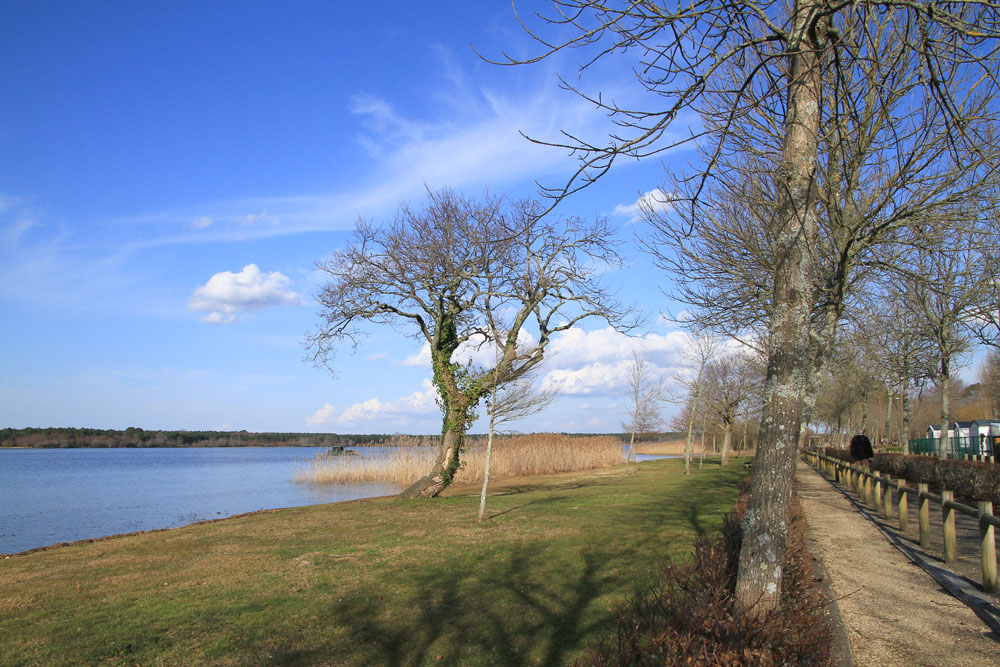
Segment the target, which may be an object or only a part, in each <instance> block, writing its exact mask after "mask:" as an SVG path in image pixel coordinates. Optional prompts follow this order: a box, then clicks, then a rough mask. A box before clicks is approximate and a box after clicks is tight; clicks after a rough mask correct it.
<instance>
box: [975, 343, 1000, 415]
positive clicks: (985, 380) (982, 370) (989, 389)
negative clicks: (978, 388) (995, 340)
mask: <svg viewBox="0 0 1000 667" xmlns="http://www.w3.org/2000/svg"><path fill="white" fill-rule="evenodd" d="M978 378H979V383H980V384H981V385H982V386H983V394H984V395H985V397H986V400H987V404H988V405H989V412H990V418H991V419H997V418H998V417H1000V350H996V349H994V350H990V351H989V354H987V355H986V358H985V359H983V362H982V364H980V366H979V372H978Z"/></svg>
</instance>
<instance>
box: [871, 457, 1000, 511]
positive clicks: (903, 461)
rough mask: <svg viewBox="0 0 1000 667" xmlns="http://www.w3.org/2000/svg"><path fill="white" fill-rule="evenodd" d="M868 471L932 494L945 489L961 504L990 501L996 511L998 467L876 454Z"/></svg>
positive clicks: (999, 494)
mask: <svg viewBox="0 0 1000 667" xmlns="http://www.w3.org/2000/svg"><path fill="white" fill-rule="evenodd" d="M871 465H872V468H873V469H874V470H878V471H879V472H884V473H888V474H890V475H892V476H893V478H894V479H899V478H902V479H905V480H906V481H907V483H908V484H911V485H915V484H918V483H924V484H927V485H928V486H930V487H931V488H932V489H934V490H935V491H940V490H941V489H948V490H950V491H954V492H955V496H956V497H957V498H959V499H961V500H962V501H964V502H975V501H977V500H992V501H993V505H994V507H1000V466H998V465H996V464H992V463H983V462H980V461H960V460H957V459H947V460H943V461H942V460H940V459H937V458H934V457H931V456H915V455H909V456H904V455H902V454H876V455H875V457H874V458H873V459H872V464H871Z"/></svg>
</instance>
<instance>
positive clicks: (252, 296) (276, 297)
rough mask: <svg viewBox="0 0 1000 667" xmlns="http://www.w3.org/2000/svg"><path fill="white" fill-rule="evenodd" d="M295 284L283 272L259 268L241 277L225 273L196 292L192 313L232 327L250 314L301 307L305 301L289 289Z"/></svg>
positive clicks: (249, 266)
mask: <svg viewBox="0 0 1000 667" xmlns="http://www.w3.org/2000/svg"><path fill="white" fill-rule="evenodd" d="M290 284H291V280H289V278H288V277H287V276H285V275H283V274H282V273H281V272H279V271H271V272H269V273H263V272H261V270H260V268H258V267H257V265H256V264H247V265H246V266H245V267H243V270H242V271H240V272H239V273H233V272H231V271H221V272H219V273H216V274H215V275H214V276H212V277H211V278H209V279H208V282H207V283H205V284H204V285H202V286H201V287H198V288H196V289H195V290H194V293H192V295H191V299H190V300H189V301H188V309H190V310H196V311H203V312H207V313H208V315H206V316H205V317H203V318H202V321H203V322H208V323H210V324H229V323H232V322H235V321H236V319H237V317H238V316H240V315H243V314H246V313H248V312H251V311H254V310H259V309H261V308H269V307H272V306H281V305H286V304H299V303H301V302H302V300H301V298H300V297H299V295H298V294H297V293H296V292H293V291H292V290H290V289H288V286H289V285H290Z"/></svg>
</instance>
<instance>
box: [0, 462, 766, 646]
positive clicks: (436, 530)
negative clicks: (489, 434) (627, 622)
mask: <svg viewBox="0 0 1000 667" xmlns="http://www.w3.org/2000/svg"><path fill="white" fill-rule="evenodd" d="M681 469H682V463H681V462H680V461H678V460H671V461H657V462H651V463H643V464H640V465H639V472H638V473H637V474H633V475H629V476H627V477H626V476H625V475H624V474H623V472H622V468H613V469H605V470H600V471H589V472H585V473H567V474H561V475H554V476H549V477H540V478H528V479H515V480H507V481H505V482H503V483H499V484H497V485H496V486H495V487H494V489H493V495H491V497H490V499H489V506H488V508H487V516H488V517H489V519H488V520H487V521H484V522H483V523H482V524H477V523H476V521H475V517H476V513H477V510H478V500H479V499H478V489H475V488H470V487H466V488H458V489H453V490H451V491H450V492H449V493H448V494H446V497H444V498H439V499H435V500H418V501H407V502H403V503H398V502H392V500H391V499H372V500H365V501H356V502H350V503H340V504H334V505H320V506H314V507H305V508H297V509H288V510H277V511H272V512H264V513H260V514H255V515H251V516H245V517H240V518H234V519H227V520H224V521H219V522H215V523H208V524H200V525H195V526H189V527H186V528H180V529H176V530H170V531H161V532H156V533H148V534H143V535H132V536H125V537H121V538H114V539H108V540H102V541H97V542H92V543H80V544H74V545H70V546H66V547H59V548H55V549H51V550H48V551H42V552H36V553H33V554H28V555H24V556H12V557H10V558H8V559H5V560H0V664H2V665H19V664H80V663H84V664H93V663H102V664H109V663H110V664H114V663H122V664H182V663H183V664H192V663H193V664H351V665H354V664H365V665H393V664H405V665H414V664H424V663H435V664H450V665H458V664H460V665H476V664H500V665H522V664H533V663H535V664H565V663H568V662H572V661H573V660H574V659H575V658H576V657H578V656H579V655H580V653H581V652H582V651H583V650H585V649H586V647H587V646H588V644H592V643H594V642H596V641H598V640H599V639H600V638H601V637H602V636H603V635H604V634H605V633H606V632H607V631H608V630H610V629H611V628H613V626H614V622H615V615H614V609H615V607H616V605H617V604H618V603H619V602H621V601H622V600H623V599H624V598H625V597H627V596H628V595H630V594H631V593H633V592H635V591H637V590H640V589H643V588H645V587H646V586H648V585H650V584H652V583H653V582H654V581H655V579H656V576H657V572H658V563H660V562H661V561H662V560H663V559H665V558H667V557H674V558H682V557H686V556H687V554H688V553H689V551H690V547H691V542H692V540H693V538H694V537H695V536H696V535H697V534H699V533H702V532H712V531H714V530H715V529H717V528H718V527H719V525H720V524H721V521H722V516H723V513H725V512H727V511H729V509H730V507H731V506H732V504H733V503H734V502H735V500H736V496H737V486H738V484H739V481H740V480H741V479H742V478H743V477H744V476H745V474H746V471H745V468H744V467H743V466H742V465H740V463H739V462H738V461H734V462H733V465H730V466H729V467H727V468H721V467H719V466H718V464H717V461H712V462H707V463H706V466H705V468H704V469H703V470H700V471H699V470H696V471H694V472H695V474H692V475H691V476H690V477H686V478H685V477H684V476H683V475H682V474H681Z"/></svg>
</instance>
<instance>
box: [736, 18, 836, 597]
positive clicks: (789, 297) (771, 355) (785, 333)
mask: <svg viewBox="0 0 1000 667" xmlns="http://www.w3.org/2000/svg"><path fill="white" fill-rule="evenodd" d="M818 9H819V2H817V0H800V2H799V3H798V7H796V8H795V10H794V11H795V17H794V27H793V31H794V33H793V41H792V42H790V44H789V47H788V48H789V60H790V62H789V65H790V69H789V86H788V107H787V108H788V112H787V116H786V118H785V138H784V146H783V148H782V158H781V166H780V170H779V174H778V180H777V182H778V186H779V188H780V190H779V193H778V208H777V211H776V216H777V220H776V222H777V225H776V226H777V229H778V230H779V234H778V238H777V248H776V251H777V252H776V260H777V261H776V268H775V272H774V290H773V301H772V311H771V321H770V323H769V334H770V337H769V341H768V364H767V379H766V381H765V384H764V412H763V416H762V418H761V425H760V436H759V440H758V445H757V454H756V456H755V457H754V462H753V479H752V481H751V484H750V497H749V502H748V505H747V512H746V516H745V518H744V520H743V542H742V546H741V548H740V561H739V572H738V575H737V579H736V600H737V603H738V604H739V605H740V607H741V608H742V609H743V610H745V611H746V612H747V613H752V614H762V613H764V612H766V611H769V610H771V609H773V608H775V607H776V606H777V605H778V603H779V601H780V599H781V584H782V575H783V572H782V563H783V561H784V557H785V544H786V539H787V531H788V521H789V509H790V505H791V496H792V483H793V480H794V473H795V466H796V464H797V460H798V456H797V455H798V443H799V425H800V419H801V414H802V398H803V392H804V390H805V384H806V379H807V374H808V372H809V363H810V355H809V310H810V301H811V281H810V277H811V272H812V271H811V269H812V263H813V258H812V256H811V254H810V253H811V252H812V246H813V242H814V239H815V237H816V225H817V220H816V210H815V205H814V200H815V192H814V188H815V170H816V158H817V151H818V133H819V108H820V106H819V103H820V85H819V82H820V76H819V74H820V71H819V69H820V68H819V63H820V56H819V48H818V44H817V37H816V34H815V16H814V14H815V13H816V11H817V10H818Z"/></svg>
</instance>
